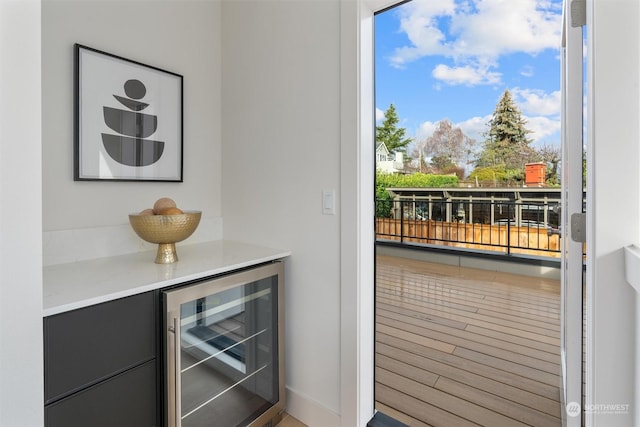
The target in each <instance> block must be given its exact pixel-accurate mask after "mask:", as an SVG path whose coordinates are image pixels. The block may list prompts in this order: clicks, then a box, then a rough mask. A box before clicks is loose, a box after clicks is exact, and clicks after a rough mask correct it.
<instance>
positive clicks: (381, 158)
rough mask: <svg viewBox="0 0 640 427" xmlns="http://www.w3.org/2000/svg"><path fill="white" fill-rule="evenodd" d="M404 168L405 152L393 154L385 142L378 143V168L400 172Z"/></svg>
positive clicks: (381, 170)
mask: <svg viewBox="0 0 640 427" xmlns="http://www.w3.org/2000/svg"><path fill="white" fill-rule="evenodd" d="M403 169H404V154H403V153H402V152H401V151H398V152H396V153H395V154H392V153H391V152H390V151H389V149H388V148H387V145H386V144H385V143H384V142H379V143H378V144H377V145H376V170H377V171H379V172H383V173H398V172H401V171H402V170H403Z"/></svg>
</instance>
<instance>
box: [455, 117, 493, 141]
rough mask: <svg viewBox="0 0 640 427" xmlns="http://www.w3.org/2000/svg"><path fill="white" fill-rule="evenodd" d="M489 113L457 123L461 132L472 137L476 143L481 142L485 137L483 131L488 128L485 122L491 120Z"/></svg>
mask: <svg viewBox="0 0 640 427" xmlns="http://www.w3.org/2000/svg"><path fill="white" fill-rule="evenodd" d="M491 117H492V116H491V115H490V114H489V115H486V116H484V117H472V118H470V119H467V120H465V121H463V122H460V123H457V124H456V126H458V127H459V128H460V129H462V132H464V134H465V135H467V136H468V137H469V138H473V139H475V140H476V142H478V143H482V142H483V141H484V138H485V135H484V134H485V133H486V132H487V130H488V126H487V123H489V120H491Z"/></svg>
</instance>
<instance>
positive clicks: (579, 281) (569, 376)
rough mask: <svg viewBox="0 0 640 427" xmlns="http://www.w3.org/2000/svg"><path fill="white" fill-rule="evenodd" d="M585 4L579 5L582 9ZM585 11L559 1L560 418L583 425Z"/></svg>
mask: <svg viewBox="0 0 640 427" xmlns="http://www.w3.org/2000/svg"><path fill="white" fill-rule="evenodd" d="M583 4H584V3H583ZM583 18H584V9H583V8H581V4H580V3H579V1H576V0H565V1H564V13H563V21H564V22H563V37H562V44H563V47H562V79H561V88H562V210H561V215H562V236H561V237H562V238H561V240H562V252H563V253H562V283H561V288H562V296H561V304H562V313H561V316H562V319H561V327H562V331H561V345H562V349H561V355H562V390H561V403H562V418H563V425H566V426H580V425H581V421H582V406H583V405H582V307H583V304H582V297H583V256H582V248H583V244H582V241H581V240H583V238H584V237H583V236H584V233H585V227H584V221H583V219H584V211H583V180H582V159H583V157H582V153H583V120H582V119H583V99H584V96H583V88H584V84H583V82H584V79H583V54H582V49H583V46H582V40H583V36H582V25H583V21H584V19H583Z"/></svg>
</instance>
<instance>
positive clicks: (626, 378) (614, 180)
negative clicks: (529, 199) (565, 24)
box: [586, 0, 640, 427]
mask: <svg viewBox="0 0 640 427" xmlns="http://www.w3.org/2000/svg"><path fill="white" fill-rule="evenodd" d="M588 7H589V13H588V16H589V17H590V19H589V22H588V23H587V24H588V27H587V31H588V38H589V39H588V52H587V56H588V61H589V65H588V67H587V77H588V79H589V84H588V89H587V95H588V100H587V102H588V104H590V105H589V107H588V108H589V115H588V118H587V127H588V131H587V132H588V138H589V147H588V157H589V171H588V180H589V182H588V184H587V197H588V205H587V210H588V216H587V218H588V222H589V225H588V226H589V230H590V233H589V235H588V237H587V239H588V248H587V254H588V259H587V268H588V270H587V274H588V279H587V280H588V282H587V283H588V292H589V296H588V297H589V301H588V304H589V309H590V311H591V312H590V315H591V316H592V317H591V319H590V321H589V323H588V325H587V327H588V330H587V332H588V334H589V335H591V337H590V339H589V340H588V348H587V351H588V355H589V358H590V361H589V363H590V367H589V372H588V375H589V377H588V394H587V399H588V401H587V402H586V403H587V404H600V405H602V404H629V405H630V412H629V413H628V414H626V415H624V414H623V415H613V414H602V413H596V414H594V416H593V421H594V425H596V426H606V427H613V426H631V425H634V416H635V417H636V423H635V425H638V420H637V417H638V410H640V408H636V407H635V403H636V402H635V393H636V391H635V390H634V376H635V372H636V369H638V367H637V361H638V354H636V350H635V336H636V334H635V316H636V313H635V301H636V297H635V295H634V293H633V291H632V289H631V287H630V286H629V285H628V284H627V283H626V282H625V279H624V269H623V267H624V264H623V262H624V260H623V251H622V248H623V247H624V246H626V245H629V244H631V243H639V242H640V209H639V205H640V191H639V190H640V171H639V169H640V168H639V165H640V156H639V154H640V151H639V137H640V133H639V130H638V117H640V107H639V104H638V103H639V100H640V92H639V89H638V83H639V82H638V79H639V77H638V76H639V75H640V73H639V71H640V70H639V64H638V58H639V52H640V33H639V29H638V19H639V17H640V11H639V8H640V4H638V2H637V1H636V0H619V1H607V0H593V1H591V2H589V5H588ZM587 409H588V408H587Z"/></svg>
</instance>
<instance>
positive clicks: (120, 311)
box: [44, 292, 157, 403]
mask: <svg viewBox="0 0 640 427" xmlns="http://www.w3.org/2000/svg"><path fill="white" fill-rule="evenodd" d="M156 297H157V294H156V293H155V292H147V293H143V294H139V295H134V296H131V297H127V298H122V299H119V300H115V301H110V302H107V303H103V304H98V305H94V306H91V307H87V308H82V309H79V310H75V311H71V312H68V313H62V314H58V315H55V316H50V317H47V318H45V319H44V353H45V367H44V368H45V403H50V402H53V401H55V400H57V399H60V398H62V397H65V396H67V395H69V394H71V393H73V392H75V391H78V390H81V389H83V388H85V387H87V386H90V385H92V384H95V383H97V382H98V381H101V380H104V379H106V378H108V377H110V376H112V375H115V374H117V373H119V372H123V371H125V370H126V369H129V368H132V367H134V366H136V365H139V364H141V363H143V362H146V361H149V360H151V359H153V358H155V356H156V352H157V350H156V342H157V341H156V335H157V329H156V324H157V310H156Z"/></svg>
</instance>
